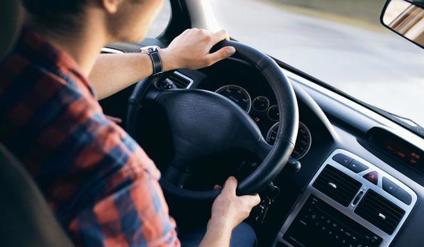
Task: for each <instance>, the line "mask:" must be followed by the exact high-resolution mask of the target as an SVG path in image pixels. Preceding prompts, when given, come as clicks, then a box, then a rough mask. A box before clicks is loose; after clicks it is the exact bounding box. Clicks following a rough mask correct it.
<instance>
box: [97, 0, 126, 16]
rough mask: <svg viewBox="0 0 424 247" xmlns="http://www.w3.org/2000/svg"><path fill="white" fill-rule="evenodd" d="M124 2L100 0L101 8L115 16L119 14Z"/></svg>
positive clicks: (120, 0)
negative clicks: (120, 6)
mask: <svg viewBox="0 0 424 247" xmlns="http://www.w3.org/2000/svg"><path fill="white" fill-rule="evenodd" d="M123 1H124V0H99V2H100V4H101V6H102V7H103V8H104V9H105V10H106V11H107V12H108V13H109V14H115V13H116V12H118V9H119V5H121V3H122V2H123Z"/></svg>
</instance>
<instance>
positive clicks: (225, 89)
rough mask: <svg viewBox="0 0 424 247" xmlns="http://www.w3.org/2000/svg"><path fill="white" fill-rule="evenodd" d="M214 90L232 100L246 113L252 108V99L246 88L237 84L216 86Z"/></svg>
mask: <svg viewBox="0 0 424 247" xmlns="http://www.w3.org/2000/svg"><path fill="white" fill-rule="evenodd" d="M215 92H216V93H219V94H220V95H222V96H224V97H226V98H228V99H229V100H231V101H233V102H234V103H236V104H237V105H238V106H240V107H241V109H243V110H245V111H246V112H247V113H249V112H250V109H251V108H252V99H251V98H250V94H249V93H248V92H247V90H246V89H244V88H242V87H240V86H238V85H225V86H222V87H220V88H218V90H216V91H215Z"/></svg>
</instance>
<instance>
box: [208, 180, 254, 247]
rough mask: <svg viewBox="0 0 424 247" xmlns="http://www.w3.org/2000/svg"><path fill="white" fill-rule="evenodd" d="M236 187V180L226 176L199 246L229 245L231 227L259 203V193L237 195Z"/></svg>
mask: <svg viewBox="0 0 424 247" xmlns="http://www.w3.org/2000/svg"><path fill="white" fill-rule="evenodd" d="M236 189H237V180H236V179H235V178H234V177H230V178H228V179H227V181H226V182H225V185H224V188H223V189H222V192H221V194H220V195H219V196H218V197H217V198H216V199H215V202H214V203H213V205H212V216H211V219H210V220H209V223H208V228H207V232H206V235H205V236H204V238H203V239H202V242H201V243H200V246H201V247H215V246H220V247H221V246H229V245H230V239H231V233H232V231H233V229H234V228H235V227H236V226H237V225H238V224H240V223H241V222H242V221H243V220H244V219H246V218H247V217H248V216H249V214H250V211H251V210H252V208H253V207H255V206H256V205H258V204H259V203H260V201H261V199H260V198H259V195H253V196H250V195H247V196H237V195H236Z"/></svg>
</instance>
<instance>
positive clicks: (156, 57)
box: [145, 47, 163, 75]
mask: <svg viewBox="0 0 424 247" xmlns="http://www.w3.org/2000/svg"><path fill="white" fill-rule="evenodd" d="M145 53H147V55H149V57H150V60H151V61H152V65H153V75H157V74H159V73H161V72H162V69H163V68H162V60H161V58H160V54H159V49H158V48H157V47H148V48H147V49H146V50H145Z"/></svg>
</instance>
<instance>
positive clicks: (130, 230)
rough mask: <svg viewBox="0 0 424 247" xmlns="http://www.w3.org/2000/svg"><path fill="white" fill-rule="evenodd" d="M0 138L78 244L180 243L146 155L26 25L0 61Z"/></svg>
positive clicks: (70, 64) (70, 65) (69, 65)
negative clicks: (107, 115)
mask: <svg viewBox="0 0 424 247" xmlns="http://www.w3.org/2000/svg"><path fill="white" fill-rule="evenodd" d="M0 142H2V143H3V144H5V145H6V146H7V147H8V148H9V150H10V151H11V152H12V153H14V154H15V155H16V156H17V157H18V158H19V159H20V160H21V162H22V163H23V164H24V166H25V167H26V169H27V170H28V171H29V172H30V174H31V175H32V176H33V178H34V180H35V181H36V183H37V185H38V186H39V188H40V189H41V191H42V192H43V194H44V196H45V198H46V199H47V202H48V203H49V205H50V206H51V208H52V209H53V211H54V213H55V215H56V217H57V219H58V220H59V221H60V223H61V224H62V226H63V227H64V228H65V229H66V231H67V232H68V234H69V236H70V237H71V238H72V240H73V241H74V243H76V244H77V245H78V246H179V245H180V243H179V240H178V239H177V235H176V231H175V223H174V221H173V219H171V218H170V216H169V214H168V207H167V204H166V202H165V200H164V197H163V194H162V191H161V188H160V186H159V183H158V179H159V176H160V174H159V171H158V170H157V169H156V167H155V165H154V164H153V162H152V161H151V160H150V159H149V158H148V157H147V155H146V154H145V153H144V152H143V150H142V149H141V148H140V147H139V146H138V145H137V143H136V142H135V141H134V140H133V139H132V138H131V137H129V136H128V135H127V134H126V133H125V132H124V131H123V130H122V129H121V128H120V127H119V126H118V125H116V124H115V123H113V122H111V121H110V120H108V119H107V118H106V117H105V115H104V114H103V112H102V109H101V107H100V105H99V103H98V102H97V101H96V98H95V96H94V93H93V90H92V88H91V87H90V85H89V84H88V82H87V80H86V78H85V77H84V76H83V75H81V73H79V72H78V67H77V65H76V63H75V62H74V61H73V60H72V59H71V58H70V57H69V56H68V55H67V54H65V53H63V52H61V51H59V50H57V49H55V48H54V47H53V46H51V45H49V44H48V43H47V42H46V41H44V40H43V39H42V37H41V36H40V35H38V34H36V33H33V32H31V31H28V30H25V31H24V33H23V35H22V36H21V39H20V40H19V42H18V44H17V46H16V48H15V50H14V51H13V52H12V54H11V55H9V56H8V57H7V58H6V59H5V60H4V61H3V62H2V63H1V65H0Z"/></svg>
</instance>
